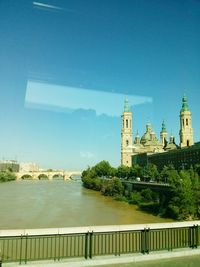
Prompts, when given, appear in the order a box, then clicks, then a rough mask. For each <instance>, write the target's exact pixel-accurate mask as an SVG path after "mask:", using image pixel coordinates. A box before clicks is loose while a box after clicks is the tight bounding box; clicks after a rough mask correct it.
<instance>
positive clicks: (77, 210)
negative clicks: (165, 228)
mask: <svg viewBox="0 0 200 267" xmlns="http://www.w3.org/2000/svg"><path fill="white" fill-rule="evenodd" d="M166 221H170V220H166V219H163V218H159V217H156V216H153V215H150V214H147V213H145V212H142V211H140V210H138V208H137V206H134V205H129V204H127V203H124V202H119V201H115V200H113V199H112V198H111V197H105V196H102V195H101V194H100V193H99V192H95V191H92V190H88V189H85V188H84V187H83V186H82V183H81V181H62V180H53V181H45V180H43V181H41V180H40V181H31V180H26V181H25V180H23V181H14V182H7V183H1V184H0V229H28V228H55V227H56V228H59V227H69V226H89V225H113V224H138V223H156V222H166Z"/></svg>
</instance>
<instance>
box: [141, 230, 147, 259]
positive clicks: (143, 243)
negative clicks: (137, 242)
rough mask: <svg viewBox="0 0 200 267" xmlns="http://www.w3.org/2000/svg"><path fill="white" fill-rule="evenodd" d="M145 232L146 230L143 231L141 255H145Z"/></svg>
mask: <svg viewBox="0 0 200 267" xmlns="http://www.w3.org/2000/svg"><path fill="white" fill-rule="evenodd" d="M145 231H146V229H145V228H144V230H142V231H141V253H143V254H145Z"/></svg>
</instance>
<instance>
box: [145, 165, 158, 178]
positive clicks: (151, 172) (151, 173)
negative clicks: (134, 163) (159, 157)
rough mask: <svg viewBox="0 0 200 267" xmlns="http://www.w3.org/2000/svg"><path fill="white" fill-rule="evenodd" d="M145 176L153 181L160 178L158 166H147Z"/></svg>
mask: <svg viewBox="0 0 200 267" xmlns="http://www.w3.org/2000/svg"><path fill="white" fill-rule="evenodd" d="M143 176H144V177H146V178H148V179H152V180H156V179H157V178H158V177H159V172H158V169H157V166H156V165H155V164H151V163H150V164H147V165H146V166H145V167H144V168H143Z"/></svg>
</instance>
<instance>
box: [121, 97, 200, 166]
mask: <svg viewBox="0 0 200 267" xmlns="http://www.w3.org/2000/svg"><path fill="white" fill-rule="evenodd" d="M167 136H168V133H167V130H166V125H165V122H164V121H163V123H162V128H161V132H160V139H158V138H157V136H156V134H155V132H154V131H153V128H152V125H151V124H150V123H147V125H146V131H145V133H144V134H143V135H142V137H141V138H140V136H139V134H138V132H137V134H136V136H135V139H134V141H133V134H132V112H131V109H130V107H129V104H128V100H127V99H126V100H125V104H124V112H123V113H122V131H121V164H122V165H125V166H128V167H130V166H132V164H136V163H137V164H139V165H143V164H145V162H146V161H147V159H150V155H151V156H152V158H154V159H157V157H156V155H159V157H160V156H161V154H163V157H166V156H164V154H166V153H167V152H170V151H177V153H178V150H180V149H182V148H185V147H187V148H188V147H191V146H193V145H194V141H193V129H192V114H191V111H190V110H189V107H188V104H187V98H186V96H185V95H184V96H183V98H182V108H181V111H180V131H179V136H180V145H179V146H178V145H177V144H176V143H175V140H174V137H173V135H172V134H171V135H170V138H169V141H168V140H167ZM173 153H175V152H173ZM170 155H171V154H170ZM181 155H182V154H181ZM154 162H155V160H154ZM199 162H200V161H199ZM154 164H155V163H154Z"/></svg>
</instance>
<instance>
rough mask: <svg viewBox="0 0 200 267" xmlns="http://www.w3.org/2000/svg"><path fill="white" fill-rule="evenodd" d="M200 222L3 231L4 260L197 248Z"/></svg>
mask: <svg viewBox="0 0 200 267" xmlns="http://www.w3.org/2000/svg"><path fill="white" fill-rule="evenodd" d="M199 227H200V221H193V222H181V223H164V224H149V225H119V226H94V227H74V228H59V229H32V230H2V231H0V260H1V261H2V262H19V263H20V264H21V263H25V264H26V263H27V262H28V261H41V260H54V261H59V260H61V259H66V258H72V257H82V258H85V259H88V258H89V259H91V258H92V257H94V256H102V255H116V256H119V255H121V254H132V253H143V254H145V253H150V252H151V251H159V250H169V251H171V250H173V249H176V248H197V247H198V246H199V240H200V231H199Z"/></svg>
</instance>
